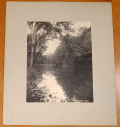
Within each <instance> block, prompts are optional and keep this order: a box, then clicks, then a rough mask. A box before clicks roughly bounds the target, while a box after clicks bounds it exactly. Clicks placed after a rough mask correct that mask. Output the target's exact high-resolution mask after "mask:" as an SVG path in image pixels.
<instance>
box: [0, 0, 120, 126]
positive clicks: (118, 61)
mask: <svg viewBox="0 0 120 127" xmlns="http://www.w3.org/2000/svg"><path fill="white" fill-rule="evenodd" d="M79 1H80V2H110V1H109V0H93V1H90V0H87V1H85V0H79ZM67 2H69V1H67ZM70 2H78V1H70ZM111 2H112V8H113V32H114V47H115V66H116V91H117V92H116V93H117V116H118V127H119V126H120V86H119V85H120V42H119V41H120V37H119V34H120V0H114V1H111ZM5 9H6V1H2V0H1V1H0V61H1V62H0V114H1V117H0V126H5V125H3V124H2V121H3V118H2V113H3V86H4V81H3V77H4V76H3V75H4V42H5ZM111 115H112V114H111Z"/></svg>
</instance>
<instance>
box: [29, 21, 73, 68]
mask: <svg viewBox="0 0 120 127" xmlns="http://www.w3.org/2000/svg"><path fill="white" fill-rule="evenodd" d="M27 24H28V27H29V28H30V29H31V36H32V41H31V42H30V45H31V46H30V47H31V49H30V50H31V51H30V53H31V54H30V66H32V65H33V61H34V56H35V55H36V54H37V53H40V52H43V51H44V50H45V42H46V40H47V39H53V38H55V37H57V35H58V34H59V35H61V33H62V30H64V31H70V30H72V29H70V24H71V22H34V21H32V22H27Z"/></svg>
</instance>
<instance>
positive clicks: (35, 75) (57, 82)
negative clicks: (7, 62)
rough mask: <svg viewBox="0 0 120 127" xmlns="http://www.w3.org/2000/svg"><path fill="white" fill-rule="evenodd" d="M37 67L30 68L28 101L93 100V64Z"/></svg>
mask: <svg viewBox="0 0 120 127" xmlns="http://www.w3.org/2000/svg"><path fill="white" fill-rule="evenodd" d="M35 68H36V69H31V68H28V72H29V75H28V78H27V80H28V81H27V102H93V86H92V67H91V66H83V65H82V66H79V67H76V66H67V67H66V66H65V67H64V66H59V67H56V66H46V65H44V66H40V65H39V66H36V67H35ZM39 68H40V69H39Z"/></svg>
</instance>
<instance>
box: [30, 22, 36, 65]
mask: <svg viewBox="0 0 120 127" xmlns="http://www.w3.org/2000/svg"><path fill="white" fill-rule="evenodd" d="M35 27H36V25H35V23H33V27H32V28H33V29H31V33H32V43H31V56H30V66H31V67H32V65H33V61H34V44H35V29H36V28H35Z"/></svg>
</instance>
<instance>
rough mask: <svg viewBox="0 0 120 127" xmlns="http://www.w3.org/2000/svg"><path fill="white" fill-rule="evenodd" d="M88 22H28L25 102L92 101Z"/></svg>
mask: <svg viewBox="0 0 120 127" xmlns="http://www.w3.org/2000/svg"><path fill="white" fill-rule="evenodd" d="M91 38H92V37H91V23H90V22H72V21H53V22H51V21H45V22H43V21H42V22H41V21H28V22H27V84H26V85H27V86H26V92H27V93H26V102H78V103H89V102H93V76H92V39H91Z"/></svg>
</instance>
